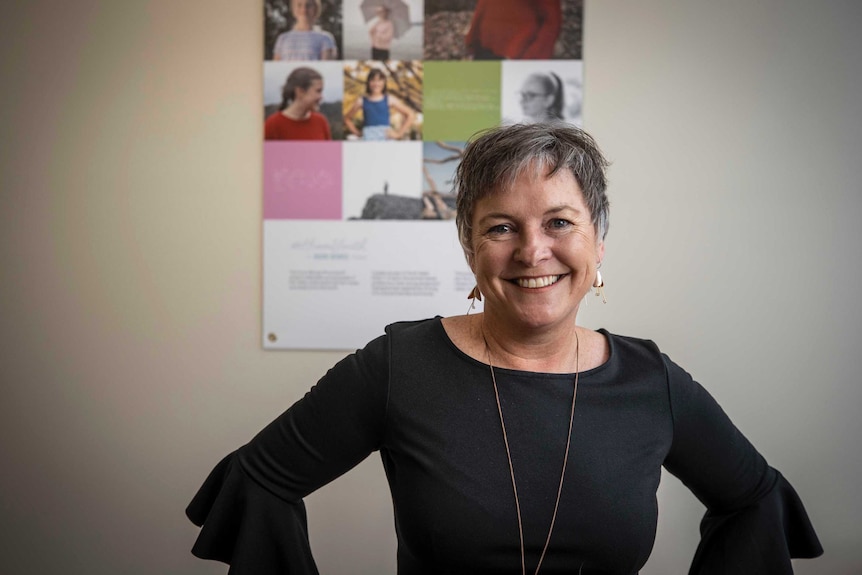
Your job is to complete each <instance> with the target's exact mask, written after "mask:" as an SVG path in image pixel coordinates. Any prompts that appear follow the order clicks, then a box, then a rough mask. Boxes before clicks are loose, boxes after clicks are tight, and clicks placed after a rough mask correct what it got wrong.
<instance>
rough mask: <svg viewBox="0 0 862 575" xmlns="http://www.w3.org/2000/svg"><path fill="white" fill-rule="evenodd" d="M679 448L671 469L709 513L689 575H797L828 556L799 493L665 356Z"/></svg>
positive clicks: (669, 463)
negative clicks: (806, 563)
mask: <svg viewBox="0 0 862 575" xmlns="http://www.w3.org/2000/svg"><path fill="white" fill-rule="evenodd" d="M664 361H665V366H666V369H667V374H668V391H669V399H670V405H671V411H672V422H673V444H672V447H671V449H670V452H669V453H668V455H667V458H666V459H665V467H666V468H667V470H668V471H670V472H671V473H673V474H674V475H675V476H677V477H679V479H680V480H681V481H682V482H683V483H684V484H685V485H686V486H687V487H688V488H689V489H691V491H692V492H693V493H694V495H695V496H696V497H697V498H698V499H699V500H700V501H701V502H702V503H703V504H704V505H705V506H706V507H707V512H706V515H705V516H704V519H703V521H702V523H701V542H700V545H699V546H698V549H697V553H696V554H695V557H694V560H693V563H692V566H691V571H690V574H691V575H707V574H709V575H712V574H714V573H715V574H717V573H769V574H774V575H779V574H780V575H792V573H793V570H792V567H791V564H790V559H791V558H792V557H817V556H818V555H820V554H821V553H822V552H823V549H822V547H821V546H820V542H819V541H818V539H817V535H816V534H815V532H814V528H813V527H812V525H811V523H810V521H809V520H808V516H807V514H806V512H805V508H804V507H803V505H802V502H801V501H800V499H799V497H798V496H797V494H796V492H795V491H794V490H793V487H792V486H791V485H790V483H788V482H787V480H786V479H785V478H784V477H783V476H782V475H781V474H780V473H779V472H778V471H776V470H775V469H773V468H772V467H770V466H769V465H768V464H767V462H766V460H765V459H764V458H763V456H761V455H760V453H758V452H757V450H756V449H755V448H754V446H753V445H752V444H751V443H750V442H749V441H748V439H746V438H745V436H743V435H742V433H741V432H740V431H739V430H738V429H737V428H736V427H735V426H734V425H733V423H732V422H731V421H730V419H729V418H728V417H727V415H726V414H725V413H724V411H723V410H722V409H721V407H720V406H719V405H718V403H716V401H715V400H714V399H713V398H712V396H710V394H709V393H708V392H707V391H706V390H705V389H704V388H703V387H701V386H700V385H699V384H698V383H697V382H695V381H694V380H692V378H691V376H690V375H689V374H688V373H686V372H685V371H684V370H683V369H682V368H680V367H679V366H678V365H676V364H674V363H673V362H672V361H670V359H668V358H667V357H666V356H665V357H664Z"/></svg>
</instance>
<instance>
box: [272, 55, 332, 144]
mask: <svg viewBox="0 0 862 575" xmlns="http://www.w3.org/2000/svg"><path fill="white" fill-rule="evenodd" d="M322 101H323V76H322V75H321V74H320V73H319V72H318V71H317V70H314V69H313V68H307V67H305V66H302V67H299V68H296V69H295V70H293V71H292V72H291V73H290V75H288V77H287V81H286V82H285V83H284V88H283V89H282V99H281V105H280V106H279V108H278V111H277V112H275V113H274V114H271V115H270V116H268V117H267V118H266V121H265V122H264V139H266V140H331V139H332V131H331V129H330V127H329V121H328V120H327V119H326V116H324V115H323V114H321V113H320V111H319V110H320V103H321V102H322Z"/></svg>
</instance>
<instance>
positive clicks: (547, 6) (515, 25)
mask: <svg viewBox="0 0 862 575" xmlns="http://www.w3.org/2000/svg"><path fill="white" fill-rule="evenodd" d="M562 22H563V13H562V8H561V6H560V0H478V2H476V10H475V11H474V12H473V19H472V20H471V22H470V29H469V31H468V32H467V36H466V38H465V41H466V44H467V52H468V53H469V54H471V55H472V56H473V59H474V60H502V59H509V60H548V59H551V58H553V56H554V44H555V43H556V41H557V38H558V37H559V35H560V28H561V26H562Z"/></svg>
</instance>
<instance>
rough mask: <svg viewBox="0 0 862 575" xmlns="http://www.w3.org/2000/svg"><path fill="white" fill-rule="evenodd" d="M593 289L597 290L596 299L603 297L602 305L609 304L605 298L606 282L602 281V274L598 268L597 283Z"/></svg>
mask: <svg viewBox="0 0 862 575" xmlns="http://www.w3.org/2000/svg"><path fill="white" fill-rule="evenodd" d="M599 265H601V264H599ZM593 287H594V288H596V297H599V296H602V303H608V300H607V298H606V297H605V280H603V279H602V272H600V271H599V270H598V268H596V281H594V282H593Z"/></svg>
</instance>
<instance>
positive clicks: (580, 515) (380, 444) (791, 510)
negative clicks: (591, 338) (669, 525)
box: [187, 318, 822, 575]
mask: <svg viewBox="0 0 862 575" xmlns="http://www.w3.org/2000/svg"><path fill="white" fill-rule="evenodd" d="M602 333H603V335H604V336H605V337H606V338H607V340H608V342H609V344H610V359H609V360H608V361H607V362H606V363H605V364H604V365H601V366H599V367H597V368H595V369H592V370H588V371H584V372H582V373H581V374H580V377H579V387H578V396H577V407H576V413H575V419H574V430H573V434H572V444H571V450H570V455H569V462H568V468H567V471H566V477H565V483H564V486H563V490H562V494H561V499H560V509H559V512H558V515H557V518H556V526H555V527H554V531H553V537H552V539H551V542H550V546H549V548H548V553H547V556H546V557H545V559H544V562H543V564H542V570H541V572H542V573H543V574H548V575H550V574H553V573H573V572H574V573H577V572H578V570H579V569H580V572H581V573H583V574H600V573H601V574H620V575H623V574H625V575H629V574H635V573H637V572H638V570H639V569H640V568H641V567H642V566H643V565H644V563H645V562H646V560H647V558H648V557H649V555H650V552H651V550H652V546H653V542H654V539H655V530H656V521H657V504H656V489H657V488H658V484H659V480H660V475H661V466H662V465H664V466H665V467H666V468H667V469H668V471H670V472H671V473H673V474H674V475H676V476H677V477H679V478H680V479H681V480H682V481H683V482H684V483H685V484H686V485H687V486H688V487H689V488H690V489H691V490H692V492H693V493H694V494H695V495H696V496H697V497H698V499H700V501H701V502H703V504H704V505H706V507H707V513H706V516H705V517H704V519H703V521H702V523H701V534H702V539H701V543H700V545H699V547H698V549H697V553H696V555H695V558H694V561H693V563H692V567H691V571H690V573H692V574H698V575H706V574H713V573H716V574H718V573H722V574H723V573H758V574H761V573H762V574H772V573H776V574H785V573H786V574H790V573H792V568H791V564H790V558H791V557H815V556H817V555H819V554H820V553H822V549H821V547H820V543H819V542H818V540H817V536H816V534H815V533H814V530H813V528H812V526H811V524H810V522H809V521H808V517H807V515H806V513H805V509H804V508H803V506H802V503H801V502H800V500H799V498H798V496H797V495H796V493H795V492H794V490H793V488H792V487H791V486H790V484H789V483H788V482H787V481H786V480H785V479H784V478H783V477H782V476H781V474H780V473H779V472H778V471H776V470H775V469H773V468H771V467H769V466H768V465H767V463H766V461H765V460H764V459H763V457H761V455H760V454H759V453H758V452H757V451H756V450H755V449H754V447H752V445H751V444H750V443H749V442H748V440H746V439H745V437H743V436H742V434H741V433H740V432H739V431H738V430H737V429H736V428H735V427H734V426H733V424H732V423H731V422H730V420H729V419H728V418H727V416H726V415H725V414H724V412H723V411H722V410H721V408H720V407H719V406H718V404H717V403H716V402H715V401H714V400H713V399H712V397H711V396H710V395H709V394H708V393H707V392H706V391H705V390H704V389H703V388H702V387H701V386H700V385H699V384H697V383H696V382H694V381H693V380H692V379H691V377H690V376H689V375H688V374H687V373H686V372H685V371H683V370H682V369H681V368H680V367H679V366H677V365H676V364H674V363H673V362H671V361H670V360H669V359H668V358H667V356H665V355H663V354H662V353H661V352H660V351H659V350H658V348H657V347H656V346H655V344H653V343H652V342H650V341H646V340H639V339H634V338H628V337H622V336H617V335H613V334H609V333H607V332H605V331H602ZM495 373H496V378H497V383H498V385H499V392H500V400H501V403H502V409H503V416H504V418H505V422H506V428H507V432H508V437H509V444H510V448H511V452H512V460H513V466H514V470H515V476H516V481H517V487H518V494H519V498H520V505H521V514H522V518H523V525H524V539H525V547H526V551H527V570H528V571H530V572H532V570H533V569H535V565H536V563H537V561H538V558H539V554H540V552H541V549H542V546H543V545H544V541H545V537H546V536H547V532H548V526H549V524H550V520H551V516H552V513H553V506H554V501H555V498H556V492H557V486H558V482H559V477H560V469H561V465H562V461H563V456H564V453H563V452H564V450H565V441H566V434H567V431H568V423H569V410H570V407H571V400H572V382H573V375H572V374H542V373H532V372H522V371H515V370H507V369H502V368H496V369H495ZM372 451H380V454H381V458H382V460H383V465H384V468H385V471H386V475H387V478H388V481H389V486H390V490H391V493H392V499H393V503H394V509H395V527H396V532H397V537H398V573H399V574H400V575H419V574H431V573H434V574H439V573H464V574H466V573H470V574H476V573H489V574H490V573H495V574H500V573H513V574H514V573H520V570H521V566H520V563H521V561H520V546H519V536H518V524H517V515H516V511H515V499H514V495H513V492H512V485H511V478H510V474H509V467H508V462H507V457H506V449H505V446H504V443H503V437H502V432H501V427H500V419H499V415H498V412H497V407H496V402H495V398H494V390H493V387H492V383H491V377H490V372H489V368H488V365H487V364H485V363H482V362H479V361H476V360H474V359H472V358H470V357H469V356H467V355H465V354H464V353H462V352H461V351H460V350H458V349H457V348H456V347H455V346H454V345H453V344H452V342H451V341H450V340H449V338H448V336H447V335H446V332H445V330H444V329H443V326H442V324H441V321H440V318H435V319H431V320H425V321H420V322H410V323H398V324H393V325H391V326H389V327H388V328H387V330H386V335H385V336H381V337H380V338H378V339H375V340H374V341H372V342H371V343H369V344H368V346H366V347H365V348H364V349H363V350H360V351H358V352H356V353H355V354H352V355H350V356H348V357H347V358H345V359H344V360H342V361H341V362H339V363H338V364H337V365H335V366H334V367H333V368H332V369H331V370H329V372H328V373H327V374H326V375H325V376H324V377H323V378H322V379H321V380H320V381H319V382H318V384H317V385H316V386H314V387H313V388H312V389H311V391H309V392H308V394H306V396H305V397H304V398H303V399H301V400H300V401H298V402H297V403H296V404H294V405H293V407H291V408H290V409H289V410H287V411H286V412H285V413H284V414H283V415H281V416H280V417H279V418H278V419H276V420H275V421H274V422H272V423H271V424H270V425H269V426H267V427H266V428H265V429H264V430H263V431H261V432H260V433H259V434H258V435H257V436H256V437H255V438H254V439H253V440H252V441H251V442H250V443H249V444H247V445H245V446H244V447H242V448H240V449H239V450H237V451H236V452H234V453H232V454H230V455H229V456H228V457H226V458H225V459H224V460H222V462H221V463H220V464H219V465H218V467H216V469H215V470H214V471H213V472H212V473H211V474H210V476H209V478H208V479H207V481H206V482H205V483H204V485H203V487H201V489H200V491H199V492H198V494H197V495H196V496H195V498H194V500H193V501H192V503H191V504H190V505H189V507H188V509H187V514H188V516H189V517H190V518H191V520H192V521H193V522H195V523H196V524H197V525H202V526H203V529H202V531H201V534H200V536H199V538H198V541H197V542H196V544H195V546H194V549H193V552H194V553H195V555H197V556H199V557H202V558H208V559H218V560H221V561H224V562H227V563H230V564H231V571H230V572H231V573H232V574H246V573H248V574H255V575H259V574H270V573H272V574H275V573H316V568H315V566H314V560H313V559H312V557H311V553H310V549H309V546H308V537H307V530H306V525H305V510H304V507H303V505H302V498H303V497H304V496H305V495H307V494H309V493H311V492H312V491H314V490H315V489H317V488H318V487H320V486H322V485H324V484H325V483H327V482H329V481H331V480H332V479H334V478H336V477H338V476H339V475H341V474H342V473H344V472H346V471H347V470H349V469H350V468H352V467H353V466H355V465H356V464H358V463H359V462H360V461H362V460H363V459H364V458H365V457H366V456H368V454H370V453H371V452H372Z"/></svg>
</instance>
